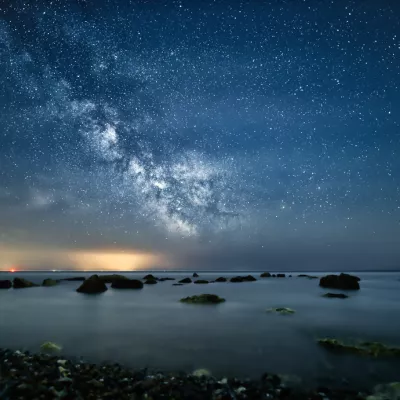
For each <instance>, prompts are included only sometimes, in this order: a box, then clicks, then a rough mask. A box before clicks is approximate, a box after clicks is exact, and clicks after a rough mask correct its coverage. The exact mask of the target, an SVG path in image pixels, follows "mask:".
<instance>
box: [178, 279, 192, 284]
mask: <svg viewBox="0 0 400 400" xmlns="http://www.w3.org/2000/svg"><path fill="white" fill-rule="evenodd" d="M179 283H192V280H191V279H190V278H184V279H181V280H180V281H179Z"/></svg>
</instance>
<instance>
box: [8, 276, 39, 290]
mask: <svg viewBox="0 0 400 400" xmlns="http://www.w3.org/2000/svg"><path fill="white" fill-rule="evenodd" d="M35 286H39V285H36V284H35V283H32V282H30V281H27V280H26V279H23V278H14V280H13V287H14V289H25V288H30V287H35Z"/></svg>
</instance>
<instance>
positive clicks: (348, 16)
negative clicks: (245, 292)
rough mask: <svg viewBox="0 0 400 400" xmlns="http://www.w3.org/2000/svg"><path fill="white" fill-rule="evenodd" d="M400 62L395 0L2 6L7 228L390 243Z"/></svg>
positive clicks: (399, 205)
mask: <svg viewBox="0 0 400 400" xmlns="http://www.w3.org/2000/svg"><path fill="white" fill-rule="evenodd" d="M122 3H123V4H122ZM399 60H400V7H399V5H398V4H397V3H396V2H394V1H382V2H379V4H378V2H376V1H372V0H369V1H363V2H356V1H344V0H343V1H342V0H339V1H324V2H319V1H309V2H300V1H299V2H283V1H282V2H281V1H269V2H260V1H238V2H225V1H221V2H202V3H201V4H200V3H197V2H185V1H160V2H150V1H129V2H113V1H100V2H94V1H83V0H81V1H75V2H74V1H71V2H61V1H51V2H23V1H15V2H12V4H9V5H7V6H6V5H4V4H3V5H0V62H1V76H0V84H1V89H0V109H1V116H0V122H1V126H2V131H1V135H2V139H1V143H2V145H1V149H0V162H1V165H2V168H1V171H0V174H1V175H0V177H1V182H0V204H1V205H2V210H1V212H0V216H1V215H2V214H4V221H5V222H4V223H3V227H2V228H3V231H4V232H14V231H15V230H19V231H23V232H25V233H27V234H28V236H29V232H30V231H31V229H35V230H36V229H38V230H39V231H40V235H39V236H42V237H43V239H41V240H43V241H45V240H46V230H48V229H49V226H53V227H57V229H60V230H61V231H68V232H69V236H68V238H63V239H60V241H61V242H62V241H68V242H71V241H72V242H76V241H77V239H76V238H77V237H78V236H79V235H81V234H83V236H82V235H81V236H79V240H80V241H85V239H84V237H85V235H86V236H87V237H90V241H91V242H90V243H91V244H93V243H94V244H96V240H97V239H96V237H99V238H100V236H104V237H105V236H107V235H106V233H107V232H108V231H110V230H112V234H111V233H110V234H109V235H108V237H109V236H110V235H111V236H112V240H111V242H112V243H113V244H116V245H121V246H122V247H124V246H131V245H132V246H133V247H135V246H142V247H143V246H144V247H149V246H150V243H151V245H152V246H154V248H157V247H159V246H161V247H163V248H164V247H165V244H162V245H161V242H160V240H165V239H169V240H178V242H179V240H186V239H185V238H191V240H198V242H199V243H200V244H201V246H202V247H201V248H202V249H203V251H205V252H206V251H207V248H206V247H204V246H205V245H204V243H209V244H210V243H215V242H218V241H221V243H222V242H223V243H224V246H225V247H224V251H231V250H232V251H233V252H235V251H240V246H243V248H247V249H250V248H251V249H252V250H251V251H252V252H257V254H258V256H257V257H259V258H260V257H261V258H262V254H264V253H263V252H264V251H265V252H268V251H269V250H268V249H271V246H272V247H274V246H275V245H274V244H273V243H276V242H279V243H281V245H282V246H283V247H284V243H288V242H287V241H288V240H294V241H296V240H297V241H299V242H298V244H299V243H300V241H301V243H303V242H304V241H308V242H309V243H312V242H314V241H316V240H317V241H318V240H322V242H323V243H324V246H331V245H335V243H336V245H338V246H339V247H340V245H339V244H338V243H340V242H344V241H352V240H353V241H354V240H356V241H357V242H360V243H361V242H362V243H374V246H375V245H376V246H377V248H379V246H380V244H379V243H381V244H382V243H386V244H387V243H388V241H389V242H391V240H392V239H391V238H393V237H397V238H399V237H400V231H399V224H398V221H399V219H400V186H399V182H400V161H399V157H398V151H399V149H400V139H399V128H400V117H399V113H398V110H399V109H400V87H399V86H400V62H399ZM21 210H23V212H24V213H26V214H25V215H26V224H24V223H22V222H21V223H20V222H18V223H16V222H15V219H14V220H13V219H12V216H13V215H18V213H19V212H21ZM44 211H46V212H47V214H46V213H45V212H44ZM38 224H39V225H38ZM39 226H40V227H39ZM33 227H34V228H33ZM91 227H92V228H91ZM8 236H10V237H12V236H13V234H12V233H10V235H8ZM72 237H74V238H75V239H71V238H72ZM16 240H17V239H16ZM99 240H100V239H99ZM101 240H103V239H101ZM104 240H105V239H104ZM104 240H103V241H102V242H101V243H103V242H104ZM230 240H232V243H235V245H231V246H230V245H229V241H230ZM17 241H18V240H17ZM99 243H100V242H99ZM238 243H240V245H239V246H238ZM192 244H193V243H192ZM299 246H300V244H299ZM212 251H215V249H213V250H212ZM246 251H247V250H246ZM377 251H378V252H379V251H380V250H377Z"/></svg>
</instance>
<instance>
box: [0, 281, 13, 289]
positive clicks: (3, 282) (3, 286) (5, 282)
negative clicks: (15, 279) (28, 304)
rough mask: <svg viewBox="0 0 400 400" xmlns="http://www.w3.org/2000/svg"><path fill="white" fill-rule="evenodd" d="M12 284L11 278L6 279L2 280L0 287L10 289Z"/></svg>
mask: <svg viewBox="0 0 400 400" xmlns="http://www.w3.org/2000/svg"><path fill="white" fill-rule="evenodd" d="M11 286H12V283H11V281H10V280H8V279H7V280H4V281H0V289H10V287H11Z"/></svg>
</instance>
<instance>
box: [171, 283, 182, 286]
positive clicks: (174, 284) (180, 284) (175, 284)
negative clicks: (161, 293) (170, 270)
mask: <svg viewBox="0 0 400 400" xmlns="http://www.w3.org/2000/svg"><path fill="white" fill-rule="evenodd" d="M172 286H183V283H173V284H172Z"/></svg>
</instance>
